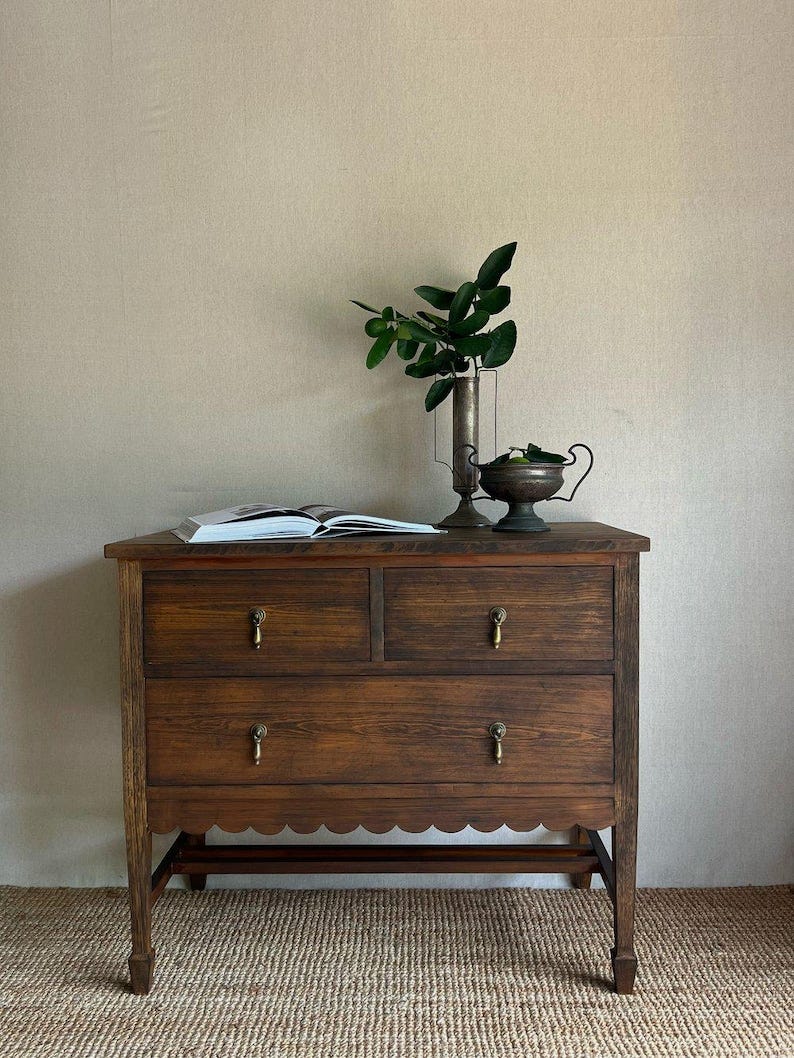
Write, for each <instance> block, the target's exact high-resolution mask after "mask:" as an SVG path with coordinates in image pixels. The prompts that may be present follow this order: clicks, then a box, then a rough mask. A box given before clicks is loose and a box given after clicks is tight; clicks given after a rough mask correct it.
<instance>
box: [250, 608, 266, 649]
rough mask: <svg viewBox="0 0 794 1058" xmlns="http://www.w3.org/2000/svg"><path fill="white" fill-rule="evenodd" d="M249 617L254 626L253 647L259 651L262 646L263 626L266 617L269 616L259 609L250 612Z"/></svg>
mask: <svg viewBox="0 0 794 1058" xmlns="http://www.w3.org/2000/svg"><path fill="white" fill-rule="evenodd" d="M248 617H249V619H250V621H251V624H252V625H253V630H254V634H253V638H252V639H251V645H252V646H253V648H254V650H259V648H260V647H261V646H262V628H261V624H262V622H263V621H264V619H265V617H267V614H266V613H265V611H264V610H262V609H260V608H259V607H257V608H256V609H254V610H251V611H250V612H249V614H248Z"/></svg>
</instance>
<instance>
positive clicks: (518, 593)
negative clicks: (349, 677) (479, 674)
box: [384, 565, 613, 665]
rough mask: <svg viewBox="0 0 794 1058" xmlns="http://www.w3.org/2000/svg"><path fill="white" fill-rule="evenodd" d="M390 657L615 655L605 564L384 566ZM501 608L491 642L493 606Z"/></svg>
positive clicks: (609, 569)
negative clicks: (501, 616)
mask: <svg viewBox="0 0 794 1058" xmlns="http://www.w3.org/2000/svg"><path fill="white" fill-rule="evenodd" d="M384 604H385V609H384V633H385V650H386V658H387V659H388V660H392V661H400V660H405V661H407V660H418V661H440V660H460V661H490V662H494V663H502V662H504V663H505V664H506V665H507V664H509V663H510V661H532V660H534V659H539V658H542V659H544V660H546V659H553V660H581V661H607V660H610V659H611V658H612V657H613V621H612V609H613V577H612V567H611V566H600V565H599V566H596V565H593V566H542V567H535V568H529V567H526V566H523V567H520V566H519V567H504V566H503V567H499V568H496V567H492V568H478V569H457V568H452V569H450V568H443V567H442V568H438V569H419V568H409V569H387V570H385V572H384ZM499 608H501V609H502V610H504V611H505V613H506V618H505V620H504V622H503V623H502V624H501V627H500V633H501V636H500V638H501V641H500V643H499V646H498V648H497V647H496V646H495V645H494V621H493V619H492V617H491V614H492V611H494V610H496V609H499Z"/></svg>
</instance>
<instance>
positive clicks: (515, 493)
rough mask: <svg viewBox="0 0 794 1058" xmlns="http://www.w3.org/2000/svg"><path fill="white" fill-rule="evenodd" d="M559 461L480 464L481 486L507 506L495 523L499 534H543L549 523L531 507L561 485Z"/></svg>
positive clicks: (551, 494) (549, 495)
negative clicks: (494, 464) (505, 512)
mask: <svg viewBox="0 0 794 1058" xmlns="http://www.w3.org/2000/svg"><path fill="white" fill-rule="evenodd" d="M562 471H563V465H562V464H561V463H502V464H499V465H497V466H489V465H486V466H482V467H480V487H481V488H482V489H483V491H485V492H487V493H488V495H489V496H490V497H491V499H493V500H501V501H502V502H503V503H508V504H509V505H510V509H509V511H508V512H507V514H506V515H505V516H504V518H502V519H501V521H499V522H497V524H496V525H495V526H494V532H499V533H510V532H512V533H542V532H547V531H548V528H549V527H548V525H546V523H545V522H544V521H543V519H542V518H540V517H539V516H538V515H537V514H535V511H534V510H533V506H532V505H533V504H534V503H537V502H538V500H548V499H551V497H552V496H553V495H554V493H555V492H559V490H560V489H561V488H562V485H563V478H562Z"/></svg>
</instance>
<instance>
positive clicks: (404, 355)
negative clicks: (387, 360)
mask: <svg viewBox="0 0 794 1058" xmlns="http://www.w3.org/2000/svg"><path fill="white" fill-rule="evenodd" d="M399 333H400V332H399V331H398V332H397V334H398V335H399ZM418 348H419V342H412V341H406V340H405V339H404V338H399V337H398V338H397V355H398V356H399V358H400V359H401V360H413V358H414V357H415V356H416V351H417V349H418Z"/></svg>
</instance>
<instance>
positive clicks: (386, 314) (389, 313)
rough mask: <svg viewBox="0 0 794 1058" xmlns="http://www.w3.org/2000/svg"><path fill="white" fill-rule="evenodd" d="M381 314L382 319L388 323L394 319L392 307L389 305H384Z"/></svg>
mask: <svg viewBox="0 0 794 1058" xmlns="http://www.w3.org/2000/svg"><path fill="white" fill-rule="evenodd" d="M381 316H382V317H383V319H384V320H388V322H389V323H392V322H393V321H394V309H393V308H392V307H391V305H387V306H386V308H385V309H384V310H383V312H382V313H381Z"/></svg>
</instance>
